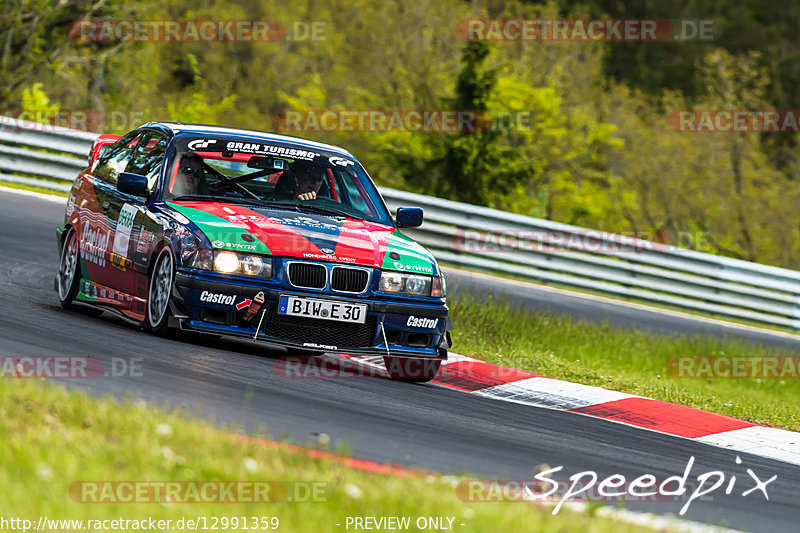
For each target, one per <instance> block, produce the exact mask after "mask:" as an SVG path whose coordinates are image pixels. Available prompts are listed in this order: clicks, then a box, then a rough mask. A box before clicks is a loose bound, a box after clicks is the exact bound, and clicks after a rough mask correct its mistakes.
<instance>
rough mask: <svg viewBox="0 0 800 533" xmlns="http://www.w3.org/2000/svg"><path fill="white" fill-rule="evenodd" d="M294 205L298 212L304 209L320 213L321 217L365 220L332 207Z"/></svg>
mask: <svg viewBox="0 0 800 533" xmlns="http://www.w3.org/2000/svg"><path fill="white" fill-rule="evenodd" d="M292 205H294V206H295V207H297V209H298V210H303V209H304V210H306V211H312V212H314V213H319V214H320V215H331V216H337V217H344V218H356V219H358V220H363V219H359V218H358V217H357V216H353V215H351V214H350V213H345V212H344V211H339V210H338V209H333V208H332V207H322V206H319V205H305V204H301V205H298V204H292Z"/></svg>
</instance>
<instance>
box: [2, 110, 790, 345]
mask: <svg viewBox="0 0 800 533" xmlns="http://www.w3.org/2000/svg"><path fill="white" fill-rule="evenodd" d="M96 137H97V135H96V134H93V133H87V132H80V131H73V130H68V129H65V128H54V127H50V126H42V125H39V124H32V123H29V122H24V121H18V120H14V119H9V118H7V117H0V172H2V174H0V180H12V181H20V182H24V183H31V184H36V185H39V186H43V187H49V188H53V189H60V190H68V188H69V182H71V181H72V180H73V179H74V177H75V176H76V175H77V173H78V172H79V171H80V170H81V169H82V168H84V167H85V166H86V156H87V154H88V152H89V148H90V146H91V142H92V141H93V140H94V138H96ZM75 156H80V157H75ZM10 173H13V174H10ZM31 176H32V177H33V179H32V178H31ZM37 178H38V179H37ZM41 178H46V179H47V181H42V180H41ZM380 191H381V194H382V195H383V197H384V199H385V200H386V202H387V204H388V205H389V207H390V208H391V209H392V210H394V209H396V208H397V207H400V206H419V207H422V208H423V209H424V210H425V223H424V224H423V225H422V227H420V228H415V229H410V230H407V233H408V234H409V235H410V236H411V237H413V238H414V239H416V240H417V241H418V242H420V243H421V244H423V245H425V246H426V247H427V248H428V249H430V250H431V251H432V252H433V253H434V255H435V256H436V257H437V258H438V259H439V260H440V261H441V262H443V263H445V264H450V265H454V266H459V267H462V268H466V269H470V270H480V271H486V272H493V273H499V274H503V275H509V276H514V277H520V278H523V279H528V280H533V281H538V282H543V283H548V284H555V285H559V286H563V287H568V288H575V289H579V290H586V291H590V292H595V293H600V294H605V295H609V296H614V297H619V298H625V299H629V300H633V301H639V302H645V303H656V304H661V305H668V306H673V307H677V308H680V309H684V310H688V311H694V312H701V313H707V314H711V315H717V316H724V317H731V318H736V319H740V320H747V321H752V322H757V323H761V324H766V325H771V326H780V327H784V328H790V329H795V330H800V272H798V271H794V270H788V269H783V268H777V267H771V266H767V265H761V264H758V263H751V262H748V261H741V260H737V259H730V258H727V257H720V256H716V255H710V254H704V253H699V252H694V251H691V250H686V249H682V248H677V247H674V246H666V245H660V244H656V243H652V242H650V241H643V240H638V239H633V238H630V237H622V236H619V235H614V234H610V233H604V232H599V231H592V230H587V229H585V228H579V227H576V226H570V225H567V224H560V223H557V222H551V221H549V220H542V219H537V218H532V217H526V216H522V215H515V214H510V213H505V212H502V211H498V210H495V209H489V208H485V207H478V206H474V205H469V204H463V203H459V202H453V201H449V200H443V199H439V198H432V197H430V196H423V195H420V194H414V193H409V192H404V191H398V190H394V189H387V188H381V189H380ZM497 240H499V241H501V242H500V243H497ZM503 240H506V241H510V242H511V245H510V246H508V245H504V244H503V243H502V241H503ZM487 243H488V244H487Z"/></svg>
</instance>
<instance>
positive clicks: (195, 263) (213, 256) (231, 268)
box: [183, 250, 272, 278]
mask: <svg viewBox="0 0 800 533" xmlns="http://www.w3.org/2000/svg"><path fill="white" fill-rule="evenodd" d="M183 264H184V265H185V266H187V267H190V268H198V269H201V270H214V271H216V272H222V273H223V274H242V275H245V276H256V277H259V278H271V277H272V258H269V257H263V256H260V255H250V254H240V253H236V252H229V251H222V250H214V251H211V250H198V251H197V252H195V253H193V254H191V255H190V256H187V257H184V261H183Z"/></svg>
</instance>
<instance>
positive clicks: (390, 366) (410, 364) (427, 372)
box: [383, 356, 442, 383]
mask: <svg viewBox="0 0 800 533" xmlns="http://www.w3.org/2000/svg"><path fill="white" fill-rule="evenodd" d="M383 364H384V366H385V367H386V372H387V373H388V374H389V377H390V378H392V379H393V380H395V381H406V382H409V383H426V382H428V381H430V380H432V379H433V378H435V377H436V374H438V373H439V368H440V367H441V366H442V360H441V359H433V358H427V357H390V356H384V357H383Z"/></svg>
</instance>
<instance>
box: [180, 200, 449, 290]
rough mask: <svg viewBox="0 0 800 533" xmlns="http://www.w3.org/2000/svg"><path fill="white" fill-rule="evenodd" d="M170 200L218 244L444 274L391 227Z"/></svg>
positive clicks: (219, 246)
mask: <svg viewBox="0 0 800 533" xmlns="http://www.w3.org/2000/svg"><path fill="white" fill-rule="evenodd" d="M167 205H169V206H170V207H171V208H173V209H174V210H176V211H177V212H179V213H180V214H182V215H183V216H185V217H186V218H187V219H189V220H190V221H191V222H192V223H193V224H195V225H196V226H197V227H198V228H199V229H200V231H202V232H203V233H204V234H205V236H206V237H207V238H208V240H209V241H210V242H211V246H212V247H213V248H215V249H219V250H235V251H240V252H250V253H256V254H267V255H275V256H282V257H296V258H302V259H311V260H317V261H332V262H339V263H345V264H353V265H361V266H371V267H376V268H382V269H385V270H398V271H402V272H410V273H418V274H428V275H433V274H438V270H437V266H436V261H435V259H434V258H433V256H431V254H430V253H428V251H427V250H425V248H423V247H422V246H420V245H419V244H417V243H416V242H414V241H413V240H411V239H410V238H408V237H407V236H406V235H403V233H401V232H400V231H399V230H397V229H396V228H393V227H391V226H385V225H383V224H377V223H374V222H368V221H365V220H358V219H353V218H342V217H332V216H326V215H321V214H317V213H309V212H297V211H290V210H286V209H277V208H262V207H253V206H244V205H239V204H234V203H222V202H199V201H181V202H167Z"/></svg>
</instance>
